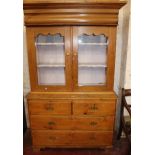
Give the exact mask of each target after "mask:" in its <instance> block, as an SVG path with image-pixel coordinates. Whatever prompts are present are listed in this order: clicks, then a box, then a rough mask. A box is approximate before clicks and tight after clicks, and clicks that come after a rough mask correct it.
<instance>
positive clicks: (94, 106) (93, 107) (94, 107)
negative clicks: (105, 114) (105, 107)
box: [89, 104, 98, 110]
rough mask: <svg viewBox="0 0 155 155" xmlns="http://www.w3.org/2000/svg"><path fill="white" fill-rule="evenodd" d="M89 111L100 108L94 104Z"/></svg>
mask: <svg viewBox="0 0 155 155" xmlns="http://www.w3.org/2000/svg"><path fill="white" fill-rule="evenodd" d="M89 109H90V110H98V107H97V106H96V104H93V105H92V106H90V108H89Z"/></svg>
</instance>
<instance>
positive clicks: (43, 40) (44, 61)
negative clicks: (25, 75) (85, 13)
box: [27, 27, 72, 91]
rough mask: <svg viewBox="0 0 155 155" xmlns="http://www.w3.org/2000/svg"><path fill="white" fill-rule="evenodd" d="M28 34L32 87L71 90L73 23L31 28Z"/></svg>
mask: <svg viewBox="0 0 155 155" xmlns="http://www.w3.org/2000/svg"><path fill="white" fill-rule="evenodd" d="M27 38H28V39H27V40H28V49H29V50H28V51H29V52H30V54H29V61H30V62H32V63H30V65H29V70H30V80H31V88H32V90H37V91H51V90H53V91H57V90H59V91H67V90H68V91H69V90H71V85H72V84H71V82H72V77H71V75H72V73H71V71H72V69H71V66H72V59H71V58H72V57H71V41H70V27H46V28H45V27H32V28H27Z"/></svg>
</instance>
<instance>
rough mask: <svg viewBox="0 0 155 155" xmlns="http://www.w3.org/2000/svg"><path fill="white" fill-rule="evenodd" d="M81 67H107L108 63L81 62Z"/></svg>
mask: <svg viewBox="0 0 155 155" xmlns="http://www.w3.org/2000/svg"><path fill="white" fill-rule="evenodd" d="M79 67H104V68H106V67H107V65H105V64H90V63H81V64H80V63H79Z"/></svg>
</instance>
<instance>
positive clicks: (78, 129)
mask: <svg viewBox="0 0 155 155" xmlns="http://www.w3.org/2000/svg"><path fill="white" fill-rule="evenodd" d="M59 95H60V96H61V93H60V94H59ZM59 95H58V96H57V95H56V96H55V95H53V94H44V95H42V96H40V95H39V94H38V95H36V94H35V95H34V94H30V95H28V108H29V119H30V128H31V134H32V144H33V148H34V150H39V149H40V148H105V147H112V145H113V137H114V135H113V133H114V132H113V130H114V123H115V107H116V96H115V95H113V97H109V98H107V97H106V98H105V97H104V94H103V95H100V98H97V96H95V95H94V94H88V95H87V96H82V95H81V96H79V94H74V95H73V94H70V95H68V94H66V96H65V95H64V94H63V95H62V98H61V97H60V96H59Z"/></svg>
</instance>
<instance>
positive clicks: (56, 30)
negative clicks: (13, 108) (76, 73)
mask: <svg viewBox="0 0 155 155" xmlns="http://www.w3.org/2000/svg"><path fill="white" fill-rule="evenodd" d="M26 34H27V47H28V61H29V73H30V83H31V91H47V92H48V91H70V90H71V86H72V79H71V77H72V76H71V75H72V69H71V60H72V55H71V50H70V49H71V45H70V43H71V41H70V39H71V38H70V27H69V26H58V27H53V26H50V27H48V26H47V27H45V26H42V27H27V29H26ZM38 34H44V35H47V34H61V35H62V36H64V39H65V40H64V43H65V71H66V72H65V79H66V80H65V81H66V85H65V86H50V85H38V78H37V77H38V75H37V62H36V47H35V37H36V36H37V35H38Z"/></svg>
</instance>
